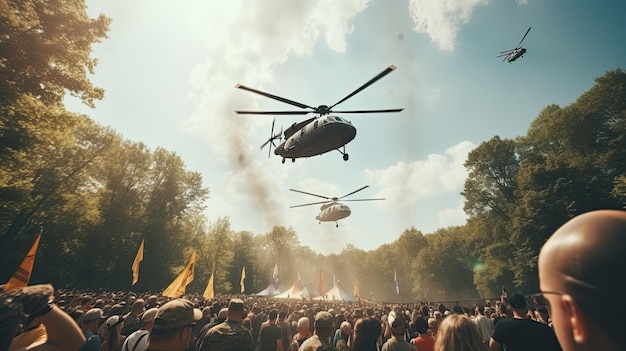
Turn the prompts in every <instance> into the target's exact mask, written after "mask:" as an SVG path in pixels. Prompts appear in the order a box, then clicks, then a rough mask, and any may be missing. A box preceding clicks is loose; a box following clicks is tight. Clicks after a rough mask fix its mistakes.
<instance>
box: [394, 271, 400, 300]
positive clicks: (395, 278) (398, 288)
mask: <svg viewBox="0 0 626 351" xmlns="http://www.w3.org/2000/svg"><path fill="white" fill-rule="evenodd" d="M393 285H394V286H395V287H396V295H400V286H399V285H398V272H397V271H395V270H394V271H393Z"/></svg>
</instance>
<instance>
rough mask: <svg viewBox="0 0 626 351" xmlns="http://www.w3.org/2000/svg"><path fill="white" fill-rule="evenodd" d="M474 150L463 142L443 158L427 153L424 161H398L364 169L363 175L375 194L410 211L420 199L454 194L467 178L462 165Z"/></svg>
mask: <svg viewBox="0 0 626 351" xmlns="http://www.w3.org/2000/svg"><path fill="white" fill-rule="evenodd" d="M474 147H475V145H474V144H472V143H471V142H469V141H463V142H460V143H458V144H456V145H454V146H452V147H450V148H448V149H447V150H446V151H445V153H444V155H439V154H430V155H428V156H427V158H426V159H425V160H417V161H413V162H410V163H406V162H398V163H396V164H395V165H393V166H390V167H388V168H386V169H382V170H365V171H364V174H365V176H366V177H367V178H369V179H371V180H372V181H374V182H376V187H377V188H378V189H380V190H379V192H378V195H380V196H382V197H386V198H392V199H395V201H394V205H399V206H400V207H404V208H411V207H413V206H414V205H415V204H416V203H417V202H418V201H420V200H422V199H425V198H429V197H434V196H437V195H441V194H447V193H451V192H458V191H459V189H461V188H462V186H463V183H464V182H465V179H466V177H467V170H466V169H465V167H464V166H463V163H464V162H465V160H466V159H467V154H468V153H469V152H470V151H471V150H472V149H473V148H474Z"/></svg>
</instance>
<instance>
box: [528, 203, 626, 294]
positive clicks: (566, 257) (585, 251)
mask: <svg viewBox="0 0 626 351" xmlns="http://www.w3.org/2000/svg"><path fill="white" fill-rule="evenodd" d="M625 266H626V212H624V211H617V210H599V211H592V212H587V213H585V214H582V215H580V216H577V217H575V218H573V219H571V220H570V221H568V222H567V223H565V224H564V225H563V226H561V227H560V228H559V229H558V230H557V231H556V232H555V233H554V234H553V235H552V236H551V237H550V239H549V240H548V241H547V242H546V243H545V244H544V246H543V248H542V249H541V252H540V254H539V279H540V281H541V289H542V290H543V291H556V292H565V293H568V294H571V295H573V296H576V297H579V298H591V299H594V300H596V299H600V298H603V297H607V296H611V295H612V294H615V293H616V292H621V291H624V288H625V287H626V281H625V280H624V279H618V277H617V276H615V275H614V274H613V273H614V272H616V271H617V269H620V268H622V267H625Z"/></svg>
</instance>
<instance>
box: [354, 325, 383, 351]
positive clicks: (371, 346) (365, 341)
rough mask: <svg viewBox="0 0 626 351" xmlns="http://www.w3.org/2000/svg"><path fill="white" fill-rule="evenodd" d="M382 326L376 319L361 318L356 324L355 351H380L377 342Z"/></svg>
mask: <svg viewBox="0 0 626 351" xmlns="http://www.w3.org/2000/svg"><path fill="white" fill-rule="evenodd" d="M381 329H382V326H381V324H380V321H378V320H376V319H374V318H368V317H366V318H360V319H358V320H357V321H356V322H355V323H354V330H353V343H352V349H353V350H362V351H370V350H378V346H377V342H378V337H379V336H380V332H381Z"/></svg>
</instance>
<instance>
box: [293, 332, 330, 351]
mask: <svg viewBox="0 0 626 351" xmlns="http://www.w3.org/2000/svg"><path fill="white" fill-rule="evenodd" d="M299 351H335V348H334V347H333V345H331V343H330V338H320V337H319V336H318V335H317V334H316V335H313V336H312V337H310V338H308V339H306V340H305V341H304V342H303V343H302V345H300V349H299Z"/></svg>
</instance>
